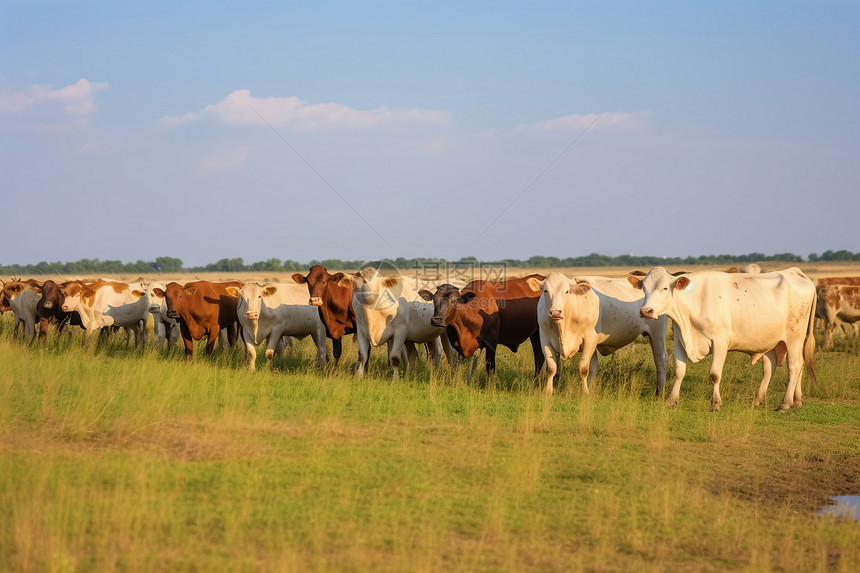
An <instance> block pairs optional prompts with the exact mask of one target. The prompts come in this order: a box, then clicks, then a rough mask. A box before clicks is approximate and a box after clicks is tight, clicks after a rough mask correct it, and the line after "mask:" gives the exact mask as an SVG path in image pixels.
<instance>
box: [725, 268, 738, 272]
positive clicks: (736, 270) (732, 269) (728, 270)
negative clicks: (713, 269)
mask: <svg viewBox="0 0 860 573" xmlns="http://www.w3.org/2000/svg"><path fill="white" fill-rule="evenodd" d="M725 272H727V273H739V272H741V270H740V269H739V268H737V267H729V268H727V269H726V270H725Z"/></svg>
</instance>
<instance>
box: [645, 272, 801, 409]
mask: <svg viewBox="0 0 860 573" xmlns="http://www.w3.org/2000/svg"><path fill="white" fill-rule="evenodd" d="M628 280H629V281H630V283H631V284H632V285H633V286H634V287H637V288H641V289H642V290H643V292H644V294H645V297H644V299H643V301H642V308H641V310H640V313H641V314H642V316H643V317H645V318H650V319H655V320H656V319H657V318H658V317H659V316H661V315H664V314H665V315H668V317H669V318H671V319H672V324H673V332H674V339H675V345H674V355H675V385H674V387H673V388H672V394H671V396H670V397H669V400H670V402H672V403H677V402H678V399H679V396H680V391H681V381H682V380H683V379H684V374H685V372H686V367H687V361H688V360H692V361H693V362H698V361H699V360H701V359H703V358H704V357H705V356H708V355H713V361H712V363H711V369H710V378H711V382H713V385H714V393H713V399H712V401H711V410H712V411H717V410H719V409H720V405H721V404H722V399H721V398H720V379H721V377H722V371H723V363H724V362H725V359H726V353H727V352H728V351H730V350H735V351H738V352H744V353H746V354H749V355H750V357H751V359H752V363H753V364H755V363H756V362H757V361H758V360H759V359H760V358H761V359H762V365H763V367H764V377H763V378H762V382H761V385H760V386H759V391H758V394H757V396H756V399H755V401H754V404H755V405H756V406H758V405H759V404H761V403H762V402H763V401H764V399H765V394H766V392H767V387H768V384H769V383H770V379H771V376H772V374H773V366H774V365H776V366H779V365H780V364H782V361H783V359H784V358H786V356H787V357H788V373H789V381H788V385H787V388H786V392H785V397H784V398H783V401H782V403H781V404H780V405H779V406H778V407H777V410H787V409H789V408H791V407H792V406H794V407H796V408H800V407H801V405H802V398H803V392H802V388H801V378H802V376H803V365H804V362H806V368H807V372H808V373H809V377H810V379H811V380H812V381H815V369H814V365H813V354H814V351H815V338H814V336H813V321H814V319H815V306H816V301H815V285H814V284H813V282H812V280H810V279H809V277H807V276H806V275H805V274H803V272H802V271H801V270H800V269H798V268H797V267H791V268H788V269H785V270H783V271H774V272H769V273H761V274H757V275H742V274H737V275H731V274H726V273H721V272H714V271H699V272H693V273H688V274H685V275H681V276H680V277H672V276H671V275H670V274H669V273H667V272H666V270H665V269H664V268H662V267H654V268H652V269H651V270H650V271H649V272H648V274H647V275H646V276H645V278H639V277H628Z"/></svg>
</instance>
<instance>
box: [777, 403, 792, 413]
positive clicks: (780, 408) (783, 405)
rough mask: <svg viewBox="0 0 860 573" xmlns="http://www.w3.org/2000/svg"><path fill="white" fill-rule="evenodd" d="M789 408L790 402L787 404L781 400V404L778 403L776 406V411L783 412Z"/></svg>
mask: <svg viewBox="0 0 860 573" xmlns="http://www.w3.org/2000/svg"><path fill="white" fill-rule="evenodd" d="M790 409H791V404H787V403H785V402H783V403H782V404H780V405H779V406H777V407H776V411H777V412H785V411H786V410H790Z"/></svg>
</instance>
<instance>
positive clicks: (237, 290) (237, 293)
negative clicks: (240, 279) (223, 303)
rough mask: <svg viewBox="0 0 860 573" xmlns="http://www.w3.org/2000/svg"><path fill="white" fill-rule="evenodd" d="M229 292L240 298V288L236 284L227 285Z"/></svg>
mask: <svg viewBox="0 0 860 573" xmlns="http://www.w3.org/2000/svg"><path fill="white" fill-rule="evenodd" d="M227 294H229V295H230V296H232V297H233V298H239V289H237V288H236V287H234V286H228V287H227Z"/></svg>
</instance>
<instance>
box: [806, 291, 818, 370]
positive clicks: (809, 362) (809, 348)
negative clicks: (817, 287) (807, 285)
mask: <svg viewBox="0 0 860 573" xmlns="http://www.w3.org/2000/svg"><path fill="white" fill-rule="evenodd" d="M817 294H818V293H816V296H813V297H812V308H811V309H810V310H809V321H808V324H807V325H806V339H805V340H804V341H803V361H804V362H805V363H806V372H807V373H808V374H809V380H810V382H813V383H814V382H818V378H817V377H816V376H815V364H814V362H815V360H814V359H815V334H814V332H813V330H814V329H813V327H814V325H815V307H816V305H817V304H818V296H817Z"/></svg>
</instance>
